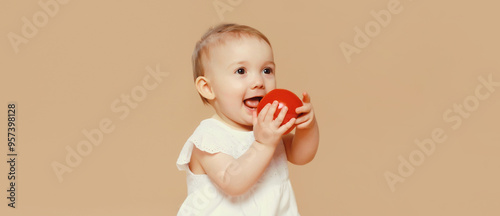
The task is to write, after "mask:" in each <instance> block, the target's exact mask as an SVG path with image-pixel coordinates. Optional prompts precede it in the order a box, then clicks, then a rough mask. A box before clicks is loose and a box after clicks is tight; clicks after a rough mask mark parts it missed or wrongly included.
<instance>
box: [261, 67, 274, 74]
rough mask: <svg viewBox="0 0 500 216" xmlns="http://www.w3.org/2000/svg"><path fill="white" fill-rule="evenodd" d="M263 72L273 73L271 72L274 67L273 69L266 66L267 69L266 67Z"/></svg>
mask: <svg viewBox="0 0 500 216" xmlns="http://www.w3.org/2000/svg"><path fill="white" fill-rule="evenodd" d="M262 72H263V73H265V74H271V73H272V72H273V69H271V68H266V69H264V70H263V71H262Z"/></svg>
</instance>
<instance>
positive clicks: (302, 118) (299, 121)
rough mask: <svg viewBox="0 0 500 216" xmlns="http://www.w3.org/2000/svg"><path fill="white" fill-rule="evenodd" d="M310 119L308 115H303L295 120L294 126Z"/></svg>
mask: <svg viewBox="0 0 500 216" xmlns="http://www.w3.org/2000/svg"><path fill="white" fill-rule="evenodd" d="M309 119H310V115H303V116H300V117H298V118H297V121H295V123H296V124H302V123H304V122H307V121H308V120H309Z"/></svg>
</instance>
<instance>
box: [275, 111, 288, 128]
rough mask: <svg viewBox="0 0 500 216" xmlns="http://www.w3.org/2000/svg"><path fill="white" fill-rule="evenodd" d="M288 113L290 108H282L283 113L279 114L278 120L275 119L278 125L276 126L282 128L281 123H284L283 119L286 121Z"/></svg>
mask: <svg viewBox="0 0 500 216" xmlns="http://www.w3.org/2000/svg"><path fill="white" fill-rule="evenodd" d="M287 111H288V107H287V106H285V107H283V108H281V111H280V113H279V114H278V117H276V119H274V123H275V124H276V126H280V125H281V123H282V122H283V119H285V115H286V112H287Z"/></svg>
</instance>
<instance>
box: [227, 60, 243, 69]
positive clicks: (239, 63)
mask: <svg viewBox="0 0 500 216" xmlns="http://www.w3.org/2000/svg"><path fill="white" fill-rule="evenodd" d="M242 64H248V61H239V62H235V63H232V64H229V66H227V68H228V69H229V68H231V67H232V66H233V65H242Z"/></svg>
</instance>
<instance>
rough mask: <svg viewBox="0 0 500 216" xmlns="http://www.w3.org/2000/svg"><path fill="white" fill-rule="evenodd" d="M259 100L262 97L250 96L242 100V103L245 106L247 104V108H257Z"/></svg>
mask: <svg viewBox="0 0 500 216" xmlns="http://www.w3.org/2000/svg"><path fill="white" fill-rule="evenodd" d="M260 100H262V97H260V96H257V97H251V98H247V99H245V100H243V103H244V104H245V106H247V107H248V108H249V109H252V110H253V109H257V106H258V105H259V102H260Z"/></svg>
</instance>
